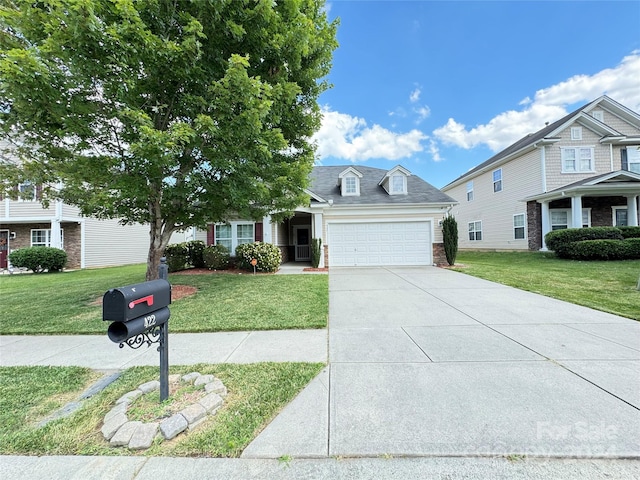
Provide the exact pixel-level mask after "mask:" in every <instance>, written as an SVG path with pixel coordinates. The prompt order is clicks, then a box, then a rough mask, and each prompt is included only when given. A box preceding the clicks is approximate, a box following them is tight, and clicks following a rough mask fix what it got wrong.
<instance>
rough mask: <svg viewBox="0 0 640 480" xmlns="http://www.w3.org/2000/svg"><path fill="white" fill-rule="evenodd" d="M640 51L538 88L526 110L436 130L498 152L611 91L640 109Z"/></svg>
mask: <svg viewBox="0 0 640 480" xmlns="http://www.w3.org/2000/svg"><path fill="white" fill-rule="evenodd" d="M639 78H640V51H638V50H636V51H634V52H632V53H631V54H630V55H628V56H626V57H624V58H623V59H622V61H621V62H620V64H619V65H617V66H616V67H615V68H607V69H605V70H602V71H600V72H597V73H595V74H594V75H576V76H573V77H571V78H569V79H568V80H565V81H563V82H560V83H558V84H556V85H552V86H550V87H547V88H544V89H541V90H538V91H537V92H536V93H535V96H534V98H533V100H531V99H530V98H529V97H526V98H525V99H523V100H522V101H521V102H520V103H519V105H522V106H523V107H524V109H523V110H509V111H507V112H503V113H500V114H499V115H497V116H495V117H494V118H492V119H491V120H490V121H489V122H488V123H486V124H484V125H477V126H475V127H473V128H470V129H467V127H466V126H465V125H464V124H463V123H460V122H457V121H456V120H455V119H453V118H450V119H449V120H448V122H447V123H446V124H445V125H443V126H442V127H440V128H437V129H436V130H434V131H433V134H434V136H435V137H436V138H437V139H438V140H439V141H440V142H442V143H444V144H447V145H456V146H458V147H461V148H465V149H471V148H474V147H477V146H479V145H487V146H488V147H489V148H490V149H491V150H493V151H494V152H497V151H499V150H501V149H503V148H505V147H507V146H509V145H510V144H512V143H513V142H515V141H516V140H518V139H520V138H522V137H524V136H525V135H527V134H528V133H532V132H536V131H538V130H540V129H541V128H543V127H544V125H545V123H546V122H554V121H556V120H558V119H559V118H561V117H563V116H564V115H566V114H567V113H568V111H567V108H566V107H567V106H569V105H574V104H575V103H578V102H584V103H587V102H590V101H591V100H595V99H596V98H598V97H599V96H601V95H604V94H606V95H608V96H609V97H611V98H612V99H614V100H616V101H617V102H620V103H622V104H623V105H625V106H627V107H629V108H631V109H632V110H635V111H639V110H640V88H638V79H639Z"/></svg>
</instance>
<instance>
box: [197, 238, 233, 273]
mask: <svg viewBox="0 0 640 480" xmlns="http://www.w3.org/2000/svg"><path fill="white" fill-rule="evenodd" d="M202 259H203V262H204V266H205V267H206V268H208V269H209V270H224V269H226V268H228V267H229V249H228V248H227V247H225V246H224V245H222V244H221V243H219V244H217V245H209V246H208V247H205V248H204V250H203V252H202Z"/></svg>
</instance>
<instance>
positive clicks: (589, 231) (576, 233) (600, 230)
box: [544, 227, 624, 253]
mask: <svg viewBox="0 0 640 480" xmlns="http://www.w3.org/2000/svg"><path fill="white" fill-rule="evenodd" d="M623 239H624V237H623V236H622V232H621V231H620V229H619V228H617V227H590V228H566V229H564V230H553V231H552V232H549V233H547V234H546V235H545V237H544V241H545V243H546V244H547V248H549V250H553V251H554V252H556V253H557V252H558V251H561V250H562V249H563V247H565V246H566V245H567V244H569V243H572V242H580V241H582V240H623Z"/></svg>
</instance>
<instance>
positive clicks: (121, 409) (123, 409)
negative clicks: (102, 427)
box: [104, 402, 129, 423]
mask: <svg viewBox="0 0 640 480" xmlns="http://www.w3.org/2000/svg"><path fill="white" fill-rule="evenodd" d="M128 406H129V404H128V403H124V402H123V403H118V404H116V406H115V407H113V408H112V409H111V410H109V413H107V414H106V415H105V416H104V423H107V422H108V421H109V420H111V419H112V418H113V417H115V416H116V415H117V414H119V413H127V407H128Z"/></svg>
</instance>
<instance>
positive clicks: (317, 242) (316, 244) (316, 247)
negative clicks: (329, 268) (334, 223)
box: [311, 238, 322, 268]
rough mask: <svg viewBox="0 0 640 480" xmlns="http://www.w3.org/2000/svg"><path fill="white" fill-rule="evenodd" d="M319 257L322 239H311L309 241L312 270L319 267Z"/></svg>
mask: <svg viewBox="0 0 640 480" xmlns="http://www.w3.org/2000/svg"><path fill="white" fill-rule="evenodd" d="M321 256H322V239H321V238H312V239H311V266H312V267H313V268H318V265H320V258H321Z"/></svg>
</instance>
